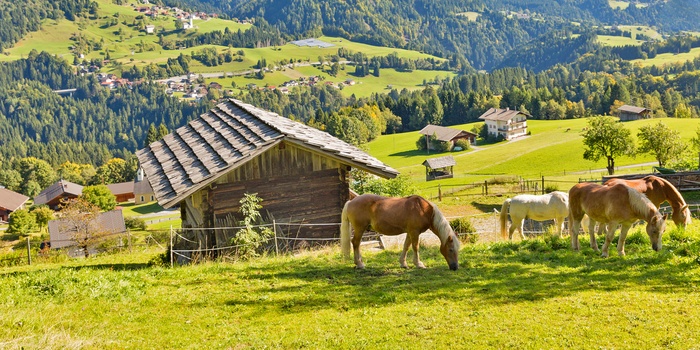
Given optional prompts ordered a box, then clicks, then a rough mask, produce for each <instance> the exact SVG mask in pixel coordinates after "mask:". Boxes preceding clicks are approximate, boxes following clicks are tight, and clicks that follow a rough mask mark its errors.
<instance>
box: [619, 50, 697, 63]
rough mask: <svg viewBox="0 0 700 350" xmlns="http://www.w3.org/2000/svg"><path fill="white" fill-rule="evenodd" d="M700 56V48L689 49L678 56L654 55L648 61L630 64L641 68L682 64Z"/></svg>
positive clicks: (671, 54) (667, 54) (643, 60)
mask: <svg viewBox="0 0 700 350" xmlns="http://www.w3.org/2000/svg"><path fill="white" fill-rule="evenodd" d="M698 56H700V48H698V47H696V48H693V49H690V52H683V53H679V54H674V53H662V54H658V55H656V57H654V58H650V59H646V60H645V59H637V60H632V61H630V62H632V63H634V64H639V65H641V66H642V67H649V66H663V65H665V64H673V63H682V62H685V61H692V60H693V59H695V58H696V57H698Z"/></svg>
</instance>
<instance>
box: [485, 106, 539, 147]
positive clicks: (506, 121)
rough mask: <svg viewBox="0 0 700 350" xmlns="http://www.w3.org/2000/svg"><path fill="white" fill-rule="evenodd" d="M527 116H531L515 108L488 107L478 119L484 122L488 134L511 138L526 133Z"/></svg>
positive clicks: (506, 138)
mask: <svg viewBox="0 0 700 350" xmlns="http://www.w3.org/2000/svg"><path fill="white" fill-rule="evenodd" d="M528 117H532V116H531V115H529V114H527V113H523V112H521V111H518V110H515V109H509V108H506V109H500V108H489V110H488V111H486V112H484V114H482V115H481V116H480V117H479V119H480V120H483V121H484V123H485V124H486V127H487V128H488V131H489V135H490V136H493V137H503V138H504V139H505V140H512V139H514V138H518V137H521V136H525V135H527V118H528Z"/></svg>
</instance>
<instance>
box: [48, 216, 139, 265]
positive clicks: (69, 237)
mask: <svg viewBox="0 0 700 350" xmlns="http://www.w3.org/2000/svg"><path fill="white" fill-rule="evenodd" d="M86 224H87V225H88V229H89V230H91V231H92V232H94V233H95V234H99V235H100V236H101V239H100V240H98V241H99V242H102V241H104V240H107V239H118V238H119V237H120V235H121V234H123V233H126V232H127V230H126V224H125V223H124V215H123V213H122V210H121V209H115V210H111V211H107V212H104V213H100V214H99V215H98V216H97V218H96V219H95V220H94V221H93V222H89V223H86ZM73 225H74V224H71V223H70V222H69V221H68V220H65V219H56V220H51V221H49V224H48V226H49V235H50V237H51V248H52V249H57V248H69V247H75V248H77V245H78V242H76V241H75V239H74V237H75V232H76V231H75V226H73ZM96 243H97V241H96ZM94 249H95V247H91V248H90V249H89V250H94ZM91 253H94V252H91ZM71 255H76V254H74V252H71Z"/></svg>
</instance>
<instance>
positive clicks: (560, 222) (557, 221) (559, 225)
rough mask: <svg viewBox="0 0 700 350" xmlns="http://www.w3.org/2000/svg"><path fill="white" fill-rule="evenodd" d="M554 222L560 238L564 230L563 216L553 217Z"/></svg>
mask: <svg viewBox="0 0 700 350" xmlns="http://www.w3.org/2000/svg"><path fill="white" fill-rule="evenodd" d="M554 224H555V225H556V230H557V234H558V235H559V238H561V233H562V232H563V231H564V218H555V219H554Z"/></svg>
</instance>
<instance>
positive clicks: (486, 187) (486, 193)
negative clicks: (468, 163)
mask: <svg viewBox="0 0 700 350" xmlns="http://www.w3.org/2000/svg"><path fill="white" fill-rule="evenodd" d="M484 195H485V196H488V195H489V183H488V182H487V181H486V180H484Z"/></svg>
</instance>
